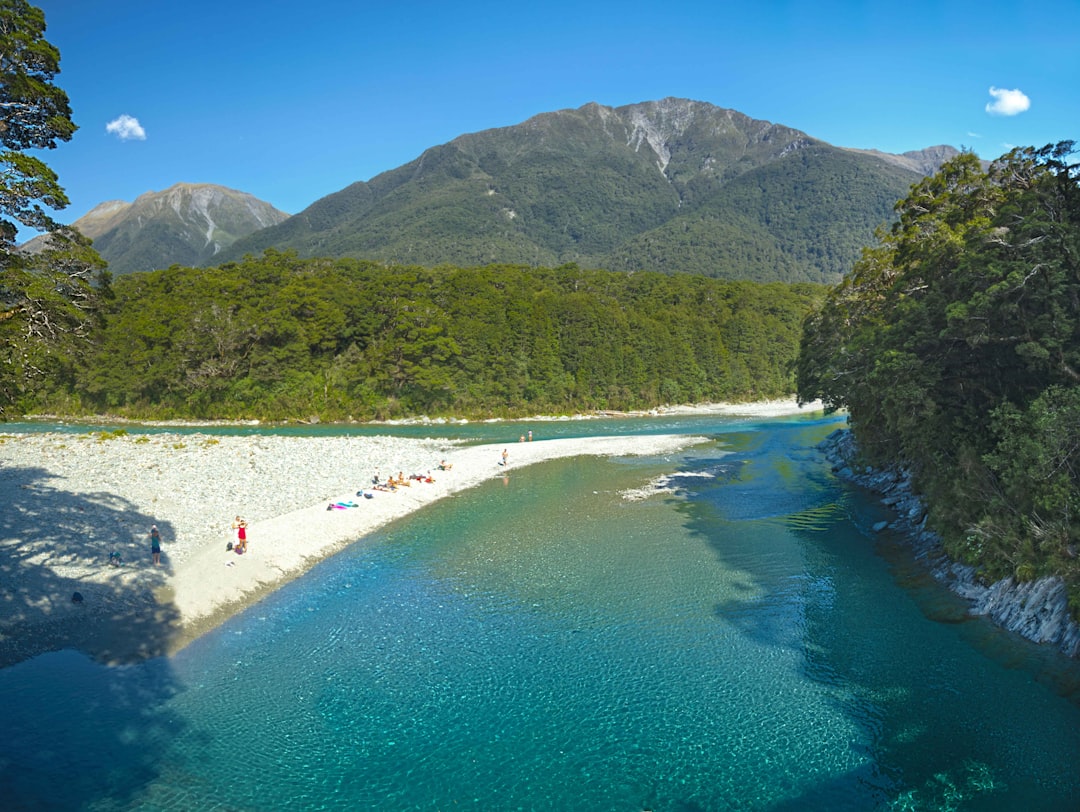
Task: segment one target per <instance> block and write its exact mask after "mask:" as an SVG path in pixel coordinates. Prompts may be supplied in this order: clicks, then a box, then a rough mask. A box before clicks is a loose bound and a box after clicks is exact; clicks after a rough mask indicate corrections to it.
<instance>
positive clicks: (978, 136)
mask: <svg viewBox="0 0 1080 812" xmlns="http://www.w3.org/2000/svg"><path fill="white" fill-rule="evenodd" d="M968 138H982V136H981V135H980V134H979V133H972V132H969V133H968Z"/></svg>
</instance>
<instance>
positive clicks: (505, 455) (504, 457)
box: [500, 448, 510, 468]
mask: <svg viewBox="0 0 1080 812" xmlns="http://www.w3.org/2000/svg"><path fill="white" fill-rule="evenodd" d="M509 459H510V453H509V452H508V451H507V450H506V449H505V448H504V449H503V453H502V463H500V464H501V465H502V466H503V467H504V468H505V467H506V463H507V462H508V461H509Z"/></svg>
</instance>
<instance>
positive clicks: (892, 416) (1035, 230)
mask: <svg viewBox="0 0 1080 812" xmlns="http://www.w3.org/2000/svg"><path fill="white" fill-rule="evenodd" d="M1072 154H1073V143H1072V142H1062V143H1060V144H1057V145H1053V146H1048V147H1044V148H1042V149H1032V148H1027V149H1017V150H1014V151H1012V152H1011V153H1009V154H1008V155H1006V156H1004V157H1003V158H1001V159H999V160H998V161H997V162H995V163H994V164H992V165H991V166H990V167H989V169H986V170H984V169H983V168H982V167H981V165H980V163H979V161H978V160H976V158H975V157H974V156H973V155H967V154H965V155H961V156H960V157H958V158H956V159H954V160H952V161H951V162H949V163H947V164H946V165H945V166H944V167H943V168H942V169H941V171H940V172H939V173H938V174H937V175H935V176H934V177H932V178H929V179H927V180H925V181H923V182H922V183H919V184H917V185H916V186H915V187H913V188H912V191H911V194H910V195H908V197H907V198H905V199H904V200H902V201H901V202H900V203H899V204H897V210H898V212H899V214H900V219H899V221H898V222H897V224H896V225H895V226H894V227H893V228H892V229H891V231H889V232H888V233H884V234H882V235H881V238H880V241H879V244H878V245H877V246H875V247H873V248H869V249H867V250H866V251H865V252H864V253H863V256H862V259H861V260H860V261H859V262H858V264H857V265H856V266H855V268H854V270H853V272H852V273H851V274H849V275H848V276H847V277H846V278H845V279H844V281H843V282H842V283H841V284H840V285H839V286H838V287H836V288H835V289H834V290H832V291H831V292H830V294H829V297H828V299H827V301H826V303H825V305H824V306H823V307H822V308H821V309H820V310H819V311H816V312H815V313H814V314H813V315H812V317H811V318H810V319H809V320H808V321H807V325H806V329H805V332H804V336H803V340H802V346H801V350H800V355H799V361H798V391H799V396H800V398H802V399H804V400H810V399H815V398H819V397H820V398H822V399H823V400H824V401H825V402H826V404H828V405H829V406H832V407H837V408H845V409H847V410H848V412H849V414H850V419H851V425H852V428H853V430H854V432H855V435H856V438H857V439H858V441H859V446H860V449H861V451H862V453H864V454H865V455H866V457H867V460H868V461H869V462H871V463H877V464H889V463H895V462H900V463H902V464H905V465H907V466H910V468H911V469H912V470H913V472H914V474H915V475H916V484H917V487H918V488H919V489H920V490H921V491H922V492H923V493H924V494H925V495H926V498H927V503H928V508H929V513H928V519H929V522H930V524H931V526H932V527H934V529H936V530H937V531H938V532H939V533H940V534H941V535H942V537H943V539H944V540H945V545H946V549H947V550H948V552H949V553H950V554H951V555H952V556H953V557H954V558H958V559H960V560H963V561H966V562H969V563H972V564H975V565H976V566H978V567H979V568H980V569H981V571H982V572H983V573H984V575H985V576H986V577H987V578H988V579H998V578H1002V577H1007V576H1012V577H1014V578H1016V579H1019V580H1021V581H1025V580H1030V579H1032V578H1036V577H1039V576H1042V575H1046V574H1058V575H1062V576H1064V578H1065V579H1066V582H1067V584H1068V586H1069V590H1070V601H1071V605H1072V607H1073V609H1074V611H1075V612H1080V184H1078V177H1080V169H1078V167H1077V165H1076V164H1075V163H1072V162H1071V161H1070V160H1069V158H1070V156H1071V155H1072Z"/></svg>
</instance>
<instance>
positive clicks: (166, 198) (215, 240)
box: [23, 183, 289, 274]
mask: <svg viewBox="0 0 1080 812" xmlns="http://www.w3.org/2000/svg"><path fill="white" fill-rule="evenodd" d="M288 217H289V215H288V214H286V213H285V212H282V211H279V210H278V209H276V208H274V207H273V206H272V205H270V204H269V203H266V202H264V201H262V200H259V199H258V198H256V197H254V196H253V195H250V194H248V193H246V192H238V191H236V190H235V189H228V188H226V187H224V186H217V185H214V184H209V183H178V184H176V185H174V186H171V187H169V188H168V189H166V190H165V191H163V192H147V193H145V194H142V195H139V197H137V198H136V199H135V201H134V202H133V203H127V202H125V201H123V200H110V201H106V202H105V203H101V204H99V205H97V206H95V207H94V208H93V209H91V210H90V211H89V212H87V213H86V214H85V215H83V216H82V217H80V218H79V219H78V220H76V221H75V222H74V223H72V225H73V226H75V227H76V228H78V229H79V231H81V232H82V233H83V234H84V235H85V236H87V237H89V238H90V239H91V240H93V242H94V248H95V249H96V250H97V251H98V253H99V254H101V256H102V257H103V258H104V259H105V260H106V261H107V262H108V263H109V269H110V270H111V271H112V272H113V273H115V274H123V273H131V272H134V271H148V270H154V269H158V268H167V267H169V266H170V265H174V264H178V265H186V266H193V267H198V266H203V265H207V264H209V263H212V262H213V260H214V258H215V257H216V256H217V254H218V253H219V252H220V251H221V250H222V249H224V248H227V247H229V246H230V245H232V244H233V243H234V242H236V240H237V239H239V238H241V237H244V236H247V235H248V234H251V233H252V232H253V231H258V230H259V229H263V228H267V227H269V226H273V225H276V224H278V223H280V222H282V221H283V220H285V219H287V218H288ZM47 239H48V237H47V235H42V236H41V237H36V238H34V239H33V240H31V241H30V242H29V243H27V244H26V245H25V246H23V249H24V250H30V251H34V250H38V249H40V248H42V247H43V246H44V245H45V244H46V243H45V241H46V240H47Z"/></svg>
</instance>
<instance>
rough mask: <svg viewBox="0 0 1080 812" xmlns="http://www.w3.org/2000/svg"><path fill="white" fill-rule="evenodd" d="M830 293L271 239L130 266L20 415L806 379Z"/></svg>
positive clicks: (617, 398) (365, 404)
mask: <svg viewBox="0 0 1080 812" xmlns="http://www.w3.org/2000/svg"><path fill="white" fill-rule="evenodd" d="M824 293H825V288H824V287H820V286H814V285H784V284H759V283H752V282H725V281H720V280H715V279H707V278H703V277H695V276H689V275H681V276H668V275H664V274H658V273H638V274H625V273H616V272H606V271H584V270H581V269H579V268H577V267H576V266H564V267H560V268H556V269H535V268H521V267H514V266H488V267H482V268H456V267H442V268H435V269H428V268H419V267H405V266H386V265H382V264H379V263H374V262H363V261H359V260H353V259H341V260H330V259H299V258H298V257H297V256H296V255H294V254H291V253H281V252H276V251H268V252H266V253H265V254H264V255H263V256H261V257H259V258H250V257H249V258H247V259H245V260H244V261H242V262H238V263H228V264H225V265H223V266H222V267H220V268H212V269H195V268H182V267H173V268H169V269H167V270H163V271H153V272H147V273H138V274H131V275H125V276H121V277H119V278H117V279H116V280H115V282H114V283H113V285H112V288H111V298H110V299H109V300H108V301H107V302H106V303H105V307H104V310H103V312H102V319H103V325H102V327H101V328H100V330H99V331H98V333H97V336H96V341H95V346H94V349H93V351H92V352H91V353H90V354H89V355H88V357H86V358H85V359H82V360H80V361H78V362H74V361H71V362H68V363H66V364H63V365H61V367H60V368H57V369H56V370H55V371H54V374H53V375H52V376H51V378H50V386H49V387H48V389H47V390H45V391H39V392H38V393H37V394H36V396H35V398H34V399H33V400H32V401H29V402H27V403H25V404H24V408H36V409H47V410H51V411H54V412H62V413H67V414H71V413H86V412H90V413H102V412H107V413H112V414H117V415H125V416H128V417H140V418H168V417H200V418H260V419H310V418H312V417H317V418H318V419H320V420H348V419H355V420H369V419H379V418H392V417H402V416H410V415H421V414H426V415H429V416H439V415H455V416H466V417H477V416H485V417H486V416H514V415H527V414H536V413H567V412H574V411H578V410H590V409H634V408H646V407H652V406H656V405H659V404H663V403H685V402H696V401H703V400H751V399H759V398H768V397H775V396H782V395H786V394H789V393H791V392H793V391H794V361H795V357H796V354H797V352H798V343H799V336H800V334H801V324H802V321H803V319H804V317H805V315H806V313H807V312H809V310H810V309H811V308H812V306H813V305H814V304H816V303H818V302H820V300H821V299H822V298H823V296H824Z"/></svg>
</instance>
